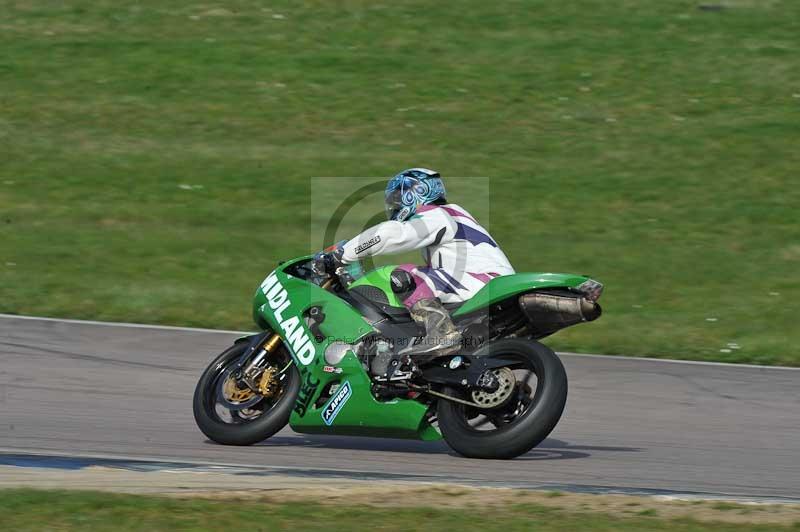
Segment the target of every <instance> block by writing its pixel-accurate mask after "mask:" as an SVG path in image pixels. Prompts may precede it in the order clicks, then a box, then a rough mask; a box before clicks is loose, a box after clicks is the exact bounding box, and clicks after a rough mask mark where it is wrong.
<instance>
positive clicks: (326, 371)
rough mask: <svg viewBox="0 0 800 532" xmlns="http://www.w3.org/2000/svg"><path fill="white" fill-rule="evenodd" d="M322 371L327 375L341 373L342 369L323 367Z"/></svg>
mask: <svg viewBox="0 0 800 532" xmlns="http://www.w3.org/2000/svg"><path fill="white" fill-rule="evenodd" d="M322 371H324V372H325V373H337V374H338V373H341V372H342V368H335V367H333V366H322Z"/></svg>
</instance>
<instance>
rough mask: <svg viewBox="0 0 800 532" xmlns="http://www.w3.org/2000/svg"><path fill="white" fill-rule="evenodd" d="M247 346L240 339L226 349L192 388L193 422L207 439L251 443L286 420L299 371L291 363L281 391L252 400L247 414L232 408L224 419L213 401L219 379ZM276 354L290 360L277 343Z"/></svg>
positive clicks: (285, 422) (296, 386)
mask: <svg viewBox="0 0 800 532" xmlns="http://www.w3.org/2000/svg"><path fill="white" fill-rule="evenodd" d="M247 348H248V344H247V342H241V343H238V344H235V345H233V346H231V347H229V348H228V349H226V350H225V351H224V352H223V353H222V354H220V355H219V356H218V357H217V358H216V359H214V361H213V362H212V363H211V364H210V365H209V366H208V367H207V368H206V370H205V371H204V372H203V375H202V376H201V377H200V380H199V381H198V383H197V387H196V388H195V391H194V400H193V410H194V419H195V421H196V422H197V426H198V427H199V428H200V430H201V431H202V432H203V434H205V435H206V436H208V437H209V438H210V439H211V440H213V441H215V442H217V443H221V444H223V445H253V444H255V443H258V442H260V441H263V440H265V439H267V438H269V437H270V436H272V435H273V434H275V433H276V432H278V431H279V430H281V429H282V428H283V427H285V426H286V424H287V423H288V422H289V416H291V414H292V408H293V407H294V403H295V400H296V399H297V395H298V393H299V391H300V375H299V373H298V372H297V368H295V367H294V365H293V364H292V365H290V366H289V367H288V369H287V370H286V371H285V376H284V378H283V380H282V382H281V384H282V387H281V393H280V395H279V396H278V397H276V398H275V400H274V401H270V400H268V399H263V400H262V401H260V402H259V403H257V404H254V405H253V408H251V409H248V410H247V411H248V413H249V412H254V413H253V414H250V415H249V416H247V417H243V416H242V414H241V412H244V410H242V411H241V412H232V413H231V414H233V415H231V416H230V419H229V420H226V419H224V418H223V417H222V416H221V415H220V407H219V404H218V401H217V396H218V391H217V390H218V388H219V381H220V379H222V378H224V377H225V375H226V370H228V369H229V368H230V366H232V365H233V364H234V363H235V362H236V361H237V360H238V359H239V357H240V356H242V354H243V353H244V352H245V351H246V350H247ZM276 354H277V355H279V359H281V360H283V361H285V360H289V361H290V360H291V358H290V357H289V354H288V353H287V352H286V349H285V348H284V347H283V346H280V347H278V349H277V350H276ZM259 407H260V408H261V413H260V414H258V408H259ZM223 411H224V410H223Z"/></svg>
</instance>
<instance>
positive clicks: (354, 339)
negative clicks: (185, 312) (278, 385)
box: [253, 257, 441, 440]
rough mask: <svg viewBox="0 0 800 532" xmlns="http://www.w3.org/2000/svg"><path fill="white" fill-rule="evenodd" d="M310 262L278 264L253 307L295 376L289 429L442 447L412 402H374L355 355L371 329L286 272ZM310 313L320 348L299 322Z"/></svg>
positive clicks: (350, 311)
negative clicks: (335, 353)
mask: <svg viewBox="0 0 800 532" xmlns="http://www.w3.org/2000/svg"><path fill="white" fill-rule="evenodd" d="M308 259H309V257H303V258H301V259H297V260H295V261H291V262H289V263H284V264H283V265H282V266H281V267H280V268H278V269H276V270H275V271H274V272H272V273H271V274H270V275H269V276H268V277H267V278H266V279H265V280H264V282H263V283H262V284H261V285H260V286H259V288H258V289H257V290H256V293H255V296H254V301H253V313H254V317H255V319H256V322H257V323H259V324H261V325H262V326H266V327H268V328H269V329H271V330H272V331H275V332H277V333H278V334H280V336H281V338H282V339H283V342H284V345H285V346H286V347H287V349H288V350H289V352H290V353H291V356H292V359H293V361H294V363H295V366H296V367H297V369H298V371H299V374H300V379H301V388H300V394H299V396H298V398H297V401H296V403H295V407H294V410H293V411H292V414H291V417H290V419H289V425H290V426H291V427H292V429H293V430H294V431H296V432H304V433H318V434H344V435H371V436H382V437H391V438H413V439H422V440H436V439H440V438H441V435H440V434H439V432H438V431H437V430H436V429H435V428H433V427H432V426H431V425H430V424H429V423H428V422H427V421H426V418H425V414H426V412H427V410H428V408H427V406H425V405H423V404H422V403H419V402H417V401H414V400H410V399H395V400H392V401H388V402H378V401H377V400H375V398H374V397H373V395H372V393H371V391H370V388H371V385H372V383H371V381H370V378H369V376H368V375H367V373H366V371H365V370H364V368H363V367H362V366H361V362H360V361H359V360H358V358H357V356H356V355H355V353H354V352H353V349H354V344H357V343H358V341H359V340H361V339H363V338H364V337H365V336H367V335H368V334H370V333H371V332H373V331H374V329H373V328H372V326H371V325H370V324H369V323H368V322H367V321H366V320H364V318H363V317H362V316H361V314H359V313H358V312H357V311H356V310H355V309H354V308H353V307H351V306H350V305H349V304H348V303H347V302H345V301H344V300H343V299H341V298H339V297H337V296H336V295H335V294H333V293H331V292H329V291H327V290H324V289H322V288H321V287H319V286H317V285H316V284H314V283H311V282H308V281H306V280H303V279H300V278H298V277H294V276H292V275H291V274H288V273H286V272H285V270H286V269H287V268H288V267H289V266H291V265H292V264H295V263H297V262H301V261H307V260H308ZM312 307H320V308H321V310H322V313H323V314H324V315H325V319H324V321H323V322H322V323H320V324H319V331H320V332H321V333H322V341H317V339H316V338H315V337H314V335H313V334H312V333H311V331H310V330H309V329H308V324H307V320H306V319H305V314H306V313H307V311H308V310H309V309H310V308H312ZM334 344H347V346H348V347H349V348H348V347H345V349H346V353H345V355H344V357H342V358H341V360H340V361H338V363H337V364H335V365H334V364H328V362H327V361H326V358H325V352H326V350H328V349H329V348H330V349H335V350H338V349H337V348H341V345H338V346H337V345H334ZM332 346H333V347H332ZM337 359H338V357H337ZM331 385H338V389H337V391H336V392H334V393H333V394H331V397H330V398H329V399H327V400H325V399H320V397H321V396H322V394H323V392H325V391H326V390H328V389H329V388H330V387H331Z"/></svg>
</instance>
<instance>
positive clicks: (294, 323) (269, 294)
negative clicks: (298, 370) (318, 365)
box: [261, 272, 317, 366]
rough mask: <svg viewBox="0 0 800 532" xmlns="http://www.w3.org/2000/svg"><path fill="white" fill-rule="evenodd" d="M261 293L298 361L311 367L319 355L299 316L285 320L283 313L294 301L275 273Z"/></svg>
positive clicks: (263, 285)
mask: <svg viewBox="0 0 800 532" xmlns="http://www.w3.org/2000/svg"><path fill="white" fill-rule="evenodd" d="M261 292H262V293H263V294H264V296H265V297H266V298H267V304H266V305H264V309H265V310H266V309H267V308H269V309H270V310H271V311H272V316H273V317H274V318H275V321H276V322H278V325H279V326H280V328H281V329H283V333H284V338H285V339H286V343H287V344H288V345H289V346H291V349H292V351H293V352H294V354H295V356H296V357H297V360H298V361H299V362H300V363H301V364H303V365H304V366H307V365H309V364H310V363H311V361H313V360H314V357H315V356H316V355H317V349H316V347H315V346H314V343H313V342H312V341H311V339H310V338H309V335H308V332H307V331H306V328H305V325H304V324H303V322H302V321H301V320H300V318H298V317H297V316H287V317H285V318H284V316H283V313H284V312H286V309H288V308H289V307H290V306H291V305H292V300H291V299H289V294H288V292H286V289H285V288H284V287H283V286H282V285H281V283H280V282H278V277H277V276H276V275H275V272H272V273H271V274H269V277H267V278H266V279H264V282H263V283H261ZM290 312H291V311H290Z"/></svg>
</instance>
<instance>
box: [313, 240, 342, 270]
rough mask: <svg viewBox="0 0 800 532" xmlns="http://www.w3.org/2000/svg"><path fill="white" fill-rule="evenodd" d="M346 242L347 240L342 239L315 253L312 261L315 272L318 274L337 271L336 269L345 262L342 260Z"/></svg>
mask: <svg viewBox="0 0 800 532" xmlns="http://www.w3.org/2000/svg"><path fill="white" fill-rule="evenodd" d="M346 242H347V241H346V240H342V241H341V242H339V243H337V244H334V245H332V246H330V247H327V248H325V249H324V250H323V251H320V252H319V253H317V254H316V255H314V259H313V260H312V262H311V269H312V270H314V273H316V274H317V275H327V274H332V273H335V272H336V270H337V269H338V268H339V267H340V266H342V265H343V264H344V262H342V255H344V245H345V243H346Z"/></svg>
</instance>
